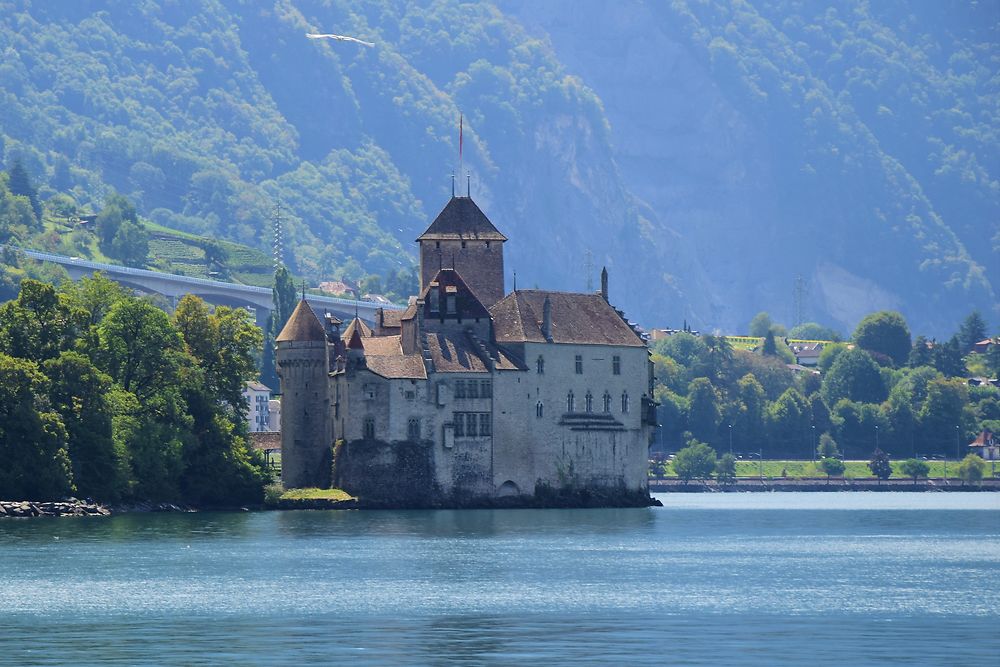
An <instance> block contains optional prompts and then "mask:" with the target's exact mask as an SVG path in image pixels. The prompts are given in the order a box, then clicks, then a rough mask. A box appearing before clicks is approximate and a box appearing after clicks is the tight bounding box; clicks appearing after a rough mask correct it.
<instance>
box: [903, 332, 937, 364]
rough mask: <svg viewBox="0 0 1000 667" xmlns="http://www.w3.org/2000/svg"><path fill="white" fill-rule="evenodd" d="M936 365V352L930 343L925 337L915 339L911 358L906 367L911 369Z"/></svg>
mask: <svg viewBox="0 0 1000 667" xmlns="http://www.w3.org/2000/svg"><path fill="white" fill-rule="evenodd" d="M933 364H934V352H933V351H932V350H931V348H930V346H929V345H928V341H927V339H926V338H924V337H923V336H917V337H916V338H914V339H913V347H912V348H911V349H910V356H909V358H908V359H907V361H906V365H907V366H909V367H910V368H917V367H919V366H932V365H933Z"/></svg>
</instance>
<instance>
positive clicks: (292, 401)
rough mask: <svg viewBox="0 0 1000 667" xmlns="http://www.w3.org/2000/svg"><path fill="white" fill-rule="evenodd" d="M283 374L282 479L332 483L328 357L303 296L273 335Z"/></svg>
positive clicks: (291, 484) (297, 484)
mask: <svg viewBox="0 0 1000 667" xmlns="http://www.w3.org/2000/svg"><path fill="white" fill-rule="evenodd" d="M275 343H276V347H277V352H276V355H275V359H276V361H277V367H278V377H279V378H281V392H282V393H281V482H282V484H283V485H284V486H285V488H287V489H293V488H302V487H319V488H326V487H329V486H330V460H331V447H332V446H333V442H332V433H331V423H330V418H329V414H330V386H329V377H330V376H329V369H330V358H329V352H328V344H327V333H326V331H325V330H324V327H323V324H322V323H321V322H320V321H319V318H318V317H316V313H314V312H313V309H312V308H311V307H310V306H309V303H308V302H307V301H306V300H305V299H303V300H302V301H300V302H299V305H298V306H296V308H295V311H294V312H293V313H292V316H291V317H289V318H288V323H287V324H285V327H284V328H283V329H282V330H281V333H280V334H278V338H277V339H276V340H275Z"/></svg>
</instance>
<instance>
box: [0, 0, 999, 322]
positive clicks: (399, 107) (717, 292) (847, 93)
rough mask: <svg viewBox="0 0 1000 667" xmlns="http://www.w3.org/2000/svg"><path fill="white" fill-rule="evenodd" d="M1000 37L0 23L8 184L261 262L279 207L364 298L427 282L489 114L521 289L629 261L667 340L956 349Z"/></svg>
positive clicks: (566, 11) (306, 22) (902, 23)
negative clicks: (927, 342)
mask: <svg viewBox="0 0 1000 667" xmlns="http://www.w3.org/2000/svg"><path fill="white" fill-rule="evenodd" d="M998 22H1000V20H998V18H997V13H996V11H995V6H993V5H991V4H990V3H978V4H977V3H961V2H957V1H956V2H942V3H935V4H933V5H930V6H926V7H924V6H921V7H920V8H913V7H911V6H910V5H909V4H908V3H904V2H879V3H874V4H867V3H856V2H847V1H846V0H844V1H842V2H834V3H823V4H822V7H821V6H820V5H819V4H814V3H808V2H796V1H794V0H752V1H750V2H732V3H730V2H719V3H702V2H684V1H682V0H677V1H676V2H672V3H664V2H643V1H641V0H631V1H629V2H610V1H609V2H588V3H576V2H570V0H555V1H553V2H546V3H527V2H522V1H520V0H502V1H501V2H499V3H498V6H495V5H494V4H492V3H488V2H470V3H459V2H455V1H451V0H445V1H441V2H432V3H421V5H419V6H416V5H415V4H414V3H403V2H391V1H389V0H384V1H382V2H375V1H373V2H362V3H356V2H348V1H347V0H282V1H279V2H265V3H260V2H252V1H250V0H245V1H243V0H217V1H211V0H203V1H200V2H176V1H171V0H162V1H149V2H143V3H135V2H125V1H122V2H111V1H103V2H96V1H82V2H73V3H48V2H35V3H31V2H27V1H12V0H0V51H2V52H3V58H2V59H0V162H2V165H5V166H9V164H10V163H11V161H12V160H14V159H15V158H20V159H21V160H22V161H23V162H24V164H25V166H26V168H27V169H28V172H29V174H30V177H31V178H32V179H33V181H34V182H35V183H37V184H41V185H42V187H41V188H40V191H39V192H40V196H41V197H42V198H43V199H44V198H45V197H47V196H48V195H49V194H51V193H53V192H71V193H72V195H73V197H74V198H75V199H76V202H77V203H78V204H80V205H84V206H86V205H90V206H91V208H92V209H93V210H99V209H100V208H101V207H102V206H103V204H104V202H105V200H107V199H108V198H109V197H110V195H111V193H112V192H113V191H117V192H119V193H121V194H124V195H125V196H127V197H128V198H129V199H130V200H132V201H134V202H135V203H136V206H137V208H138V209H139V212H140V213H141V214H142V215H143V216H145V217H148V218H149V219H151V220H153V221H155V222H156V223H159V224H161V225H165V226H168V227H172V228H175V229H179V230H182V231H187V232H193V233H197V234H204V235H207V236H211V237H217V238H223V239H230V240H233V241H238V242H242V243H247V244H250V245H254V246H257V247H260V248H266V247H267V246H269V244H270V242H271V237H272V230H271V224H272V219H273V217H274V214H275V204H276V202H278V201H280V203H281V208H280V215H281V217H282V219H283V221H284V228H285V233H286V243H285V248H286V255H287V256H286V260H287V261H288V263H289V264H290V265H291V267H292V269H293V270H294V271H295V272H297V273H301V274H303V275H307V276H309V277H311V278H313V279H316V280H318V279H331V278H339V277H341V276H346V277H349V278H352V279H360V278H362V277H364V276H365V275H368V274H379V275H382V276H387V275H388V274H398V273H399V272H400V271H403V272H407V273H408V271H409V268H410V267H411V265H412V263H413V261H414V254H413V244H412V240H413V239H414V238H415V237H416V235H417V234H418V233H419V232H420V231H421V229H422V228H423V226H424V225H426V224H427V222H428V220H429V219H430V218H431V217H432V216H433V215H435V214H436V213H437V211H438V210H439V208H440V207H441V206H443V204H444V202H445V201H446V199H447V197H448V196H449V194H450V191H451V178H450V174H451V173H452V172H453V171H455V170H457V168H458V132H457V121H458V116H459V113H460V112H462V113H464V115H465V168H466V169H468V170H469V171H470V172H471V190H472V195H473V196H474V197H475V198H476V199H477V201H478V202H480V204H481V205H482V207H483V208H484V210H485V211H486V212H487V213H488V214H489V215H490V217H491V218H492V219H493V221H494V222H495V223H496V224H497V225H498V227H500V228H501V229H502V230H503V231H504V232H505V233H506V234H507V235H508V236H509V237H510V238H511V242H510V243H509V244H508V246H507V252H508V261H507V269H508V272H509V273H513V272H514V271H517V273H518V281H519V284H521V285H528V286H532V285H534V284H538V285H545V286H549V287H553V288H558V289H576V290H579V289H585V288H586V287H587V283H588V278H590V277H594V278H596V275H597V273H599V271H600V267H601V265H603V264H606V265H608V267H609V270H610V272H611V277H612V278H611V292H612V297H613V299H614V300H615V301H616V303H618V304H619V305H621V306H624V307H625V308H626V310H627V311H628V313H629V315H630V316H631V317H633V318H634V319H638V320H639V321H641V322H643V323H646V324H649V325H674V326H676V325H677V324H679V323H680V321H681V320H682V319H687V320H688V321H689V322H690V323H691V324H694V325H695V326H698V327H701V328H709V329H716V328H718V329H723V330H728V331H732V330H736V329H739V328H741V327H742V326H743V325H744V323H745V322H747V321H748V320H749V319H750V317H751V316H752V315H753V313H755V312H757V311H759V310H762V309H767V310H770V311H771V312H774V313H776V314H777V315H779V316H780V317H781V318H782V319H784V320H785V321H788V322H792V323H794V322H795V320H796V319H797V316H798V315H800V314H801V315H802V316H804V317H805V318H807V319H811V320H817V321H821V322H824V323H827V324H831V325H834V326H836V327H838V328H839V329H840V330H842V331H849V330H851V329H852V328H853V326H854V325H855V324H856V323H857V321H858V320H859V319H860V317H861V316H862V315H863V314H865V313H867V312H869V311H872V310H876V309H880V308H892V309H897V310H900V311H902V312H903V313H904V314H905V315H906V316H907V318H908V319H909V320H910V322H911V323H912V324H913V325H914V327H915V328H917V329H919V330H921V331H926V332H929V333H931V334H935V335H937V334H944V333H946V332H947V331H948V329H949V328H950V323H952V322H955V321H958V320H959V319H960V318H961V317H962V316H964V315H965V314H966V313H968V312H969V311H970V310H971V309H972V308H979V309H980V310H982V311H983V312H984V313H985V314H986V317H987V319H988V320H989V321H991V322H995V321H996V320H997V319H998V317H1000V313H998V311H997V296H996V294H997V292H996V290H997V287H998V286H1000V261H998V259H997V257H998V252H1000V227H998V220H1000V184H998V181H997V177H998V176H997V172H998V165H997V160H998V158H997V155H1000V151H998V148H1000V146H998V145H997V143H998V138H997V127H998V125H997V122H996V121H997V114H998V109H997V99H998V97H997V92H998V91H997V84H998V81H997V78H996V71H997V58H998V56H997V53H996V44H997V37H998V30H1000V29H998ZM313 31H315V32H335V33H340V34H347V35H353V36H356V37H359V38H361V39H365V40H369V41H372V42H374V43H375V45H376V46H375V47H373V48H368V47H365V46H363V45H360V44H356V43H345V42H334V41H320V40H308V39H306V38H305V33H306V32H313ZM464 186H465V183H464V179H462V178H461V177H460V178H459V186H458V187H459V188H460V189H463V188H464ZM588 266H589V267H590V271H589V273H588V270H587V267H588ZM797 276H802V277H803V279H804V283H800V284H804V285H805V286H806V287H807V288H808V291H806V292H803V291H801V290H800V296H802V298H801V300H800V301H801V303H802V307H801V308H799V309H796V311H801V312H793V308H792V304H793V298H792V293H793V285H794V284H795V279H796V277H797ZM510 277H511V276H508V280H509V279H510ZM510 285H511V283H510V282H508V287H510Z"/></svg>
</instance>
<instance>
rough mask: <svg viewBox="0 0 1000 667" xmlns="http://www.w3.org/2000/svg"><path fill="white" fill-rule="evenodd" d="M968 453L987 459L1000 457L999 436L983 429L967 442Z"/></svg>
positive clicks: (994, 459) (993, 459)
mask: <svg viewBox="0 0 1000 667" xmlns="http://www.w3.org/2000/svg"><path fill="white" fill-rule="evenodd" d="M969 453H970V454H978V455H979V456H980V457H982V458H983V459H985V460H987V461H996V460H998V459H1000V438H998V437H997V436H996V434H995V433H993V432H992V431H983V432H981V433H980V434H979V435H977V436H976V439H975V440H973V441H972V442H970V443H969Z"/></svg>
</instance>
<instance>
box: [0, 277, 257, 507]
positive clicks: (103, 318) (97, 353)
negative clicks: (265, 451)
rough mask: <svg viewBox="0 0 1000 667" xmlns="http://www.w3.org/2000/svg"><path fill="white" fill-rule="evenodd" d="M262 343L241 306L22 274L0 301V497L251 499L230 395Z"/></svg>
mask: <svg viewBox="0 0 1000 667" xmlns="http://www.w3.org/2000/svg"><path fill="white" fill-rule="evenodd" d="M261 344H262V340H261V332H260V330H259V329H258V328H257V327H256V326H254V323H253V321H252V319H251V318H250V315H249V313H248V312H247V311H245V310H243V309H234V308H227V307H224V306H220V307H217V308H215V310H214V312H213V311H211V310H210V309H209V308H208V306H206V304H205V303H204V302H203V301H201V300H200V299H198V298H197V297H194V296H190V295H189V296H186V297H184V298H183V299H181V300H180V302H179V303H178V305H177V308H176V310H175V312H174V314H173V315H172V316H168V315H167V314H166V313H165V312H164V311H162V310H160V309H159V308H157V307H156V306H154V305H153V304H152V303H150V302H149V301H148V300H146V299H143V298H138V297H135V296H132V295H131V294H129V293H128V292H127V291H126V290H125V289H123V288H122V287H120V286H118V285H117V284H115V283H114V282H112V281H110V280H108V279H106V278H104V277H102V276H100V275H99V274H98V275H95V276H94V277H93V278H85V279H83V280H82V281H80V282H78V283H73V282H69V281H66V282H64V283H63V284H62V285H61V286H60V287H59V288H56V287H53V286H52V285H49V284H45V283H42V282H38V281H35V280H31V279H25V280H23V281H22V282H21V285H20V289H19V292H18V294H17V297H16V298H15V299H14V300H12V301H9V302H7V303H5V304H4V305H2V306H0V461H2V463H3V464H2V466H0V497H3V498H13V499H18V498H26V499H38V500H44V499H52V498H59V497H63V496H66V495H70V494H75V495H77V496H80V497H91V498H95V499H98V500H103V501H123V500H138V499H141V500H172V501H185V502H190V503H196V504H227V505H231V504H237V503H245V502H254V501H257V500H259V499H260V498H262V494H263V486H264V484H265V483H266V481H267V480H268V475H267V474H266V472H265V467H264V464H263V461H262V459H261V457H260V456H259V455H257V454H256V453H255V452H254V451H252V450H251V449H250V448H249V447H248V438H247V424H246V411H247V409H248V408H247V405H246V402H245V401H244V399H243V396H242V391H243V387H244V385H245V382H246V381H247V380H249V379H252V378H255V377H256V376H257V369H256V359H257V355H258V354H259V353H260V348H261Z"/></svg>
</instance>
